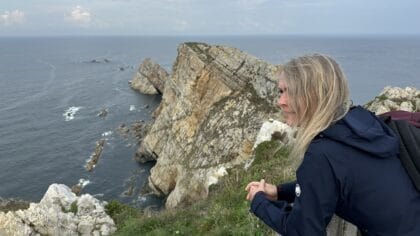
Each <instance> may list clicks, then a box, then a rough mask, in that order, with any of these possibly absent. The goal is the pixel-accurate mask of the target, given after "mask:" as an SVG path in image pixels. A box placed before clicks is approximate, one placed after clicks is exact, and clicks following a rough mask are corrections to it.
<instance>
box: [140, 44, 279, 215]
mask: <svg viewBox="0 0 420 236" xmlns="http://www.w3.org/2000/svg"><path fill="white" fill-rule="evenodd" d="M276 70H278V68H276V67H275V66H273V65H270V64H268V63H266V62H264V61H262V60H259V59H257V58H255V57H253V56H250V55H247V54H246V53H243V52H241V51H240V50H237V49H234V48H228V47H222V46H209V45H206V44H202V43H184V44H181V45H180V46H179V48H178V57H177V59H176V62H175V63H174V68H173V74H172V76H171V77H170V78H168V80H167V81H166V84H165V89H164V92H163V97H162V102H161V104H160V106H159V107H158V109H157V111H158V112H155V115H156V116H157V117H156V120H155V122H154V124H153V125H152V127H151V129H150V131H149V132H148V134H147V136H146V137H145V138H144V140H143V142H142V143H141V145H140V147H139V150H138V151H137V154H136V155H137V157H138V159H140V160H157V163H156V165H155V166H154V167H153V168H152V169H151V174H150V177H149V186H150V187H151V188H152V189H153V190H154V192H155V193H159V194H164V195H169V196H168V198H167V201H166V207H168V208H172V207H176V206H178V205H180V204H188V203H192V202H195V201H197V200H199V199H204V198H206V197H207V194H208V187H209V185H211V184H213V183H215V182H217V178H218V177H220V176H222V175H224V174H226V171H224V170H225V168H230V167H232V166H233V165H237V164H239V163H243V162H244V161H245V160H248V159H250V158H251V152H252V148H253V145H254V142H255V138H256V134H257V132H258V130H259V128H260V127H261V124H262V123H263V121H264V120H267V119H268V118H269V117H275V116H276V115H275V114H274V113H276V112H277V109H276V108H275V103H274V101H275V99H276V94H275V91H276V89H275V88H276V84H277V82H276V81H277V78H276Z"/></svg>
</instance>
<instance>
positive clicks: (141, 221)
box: [106, 141, 294, 235]
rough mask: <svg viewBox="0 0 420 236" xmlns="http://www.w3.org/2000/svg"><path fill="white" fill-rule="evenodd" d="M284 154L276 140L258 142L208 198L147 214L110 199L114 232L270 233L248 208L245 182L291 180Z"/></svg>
mask: <svg viewBox="0 0 420 236" xmlns="http://www.w3.org/2000/svg"><path fill="white" fill-rule="evenodd" d="M287 157H288V150H287V149H286V148H282V147H280V146H279V144H278V143H277V142H276V141H269V142H264V143H261V144H260V145H259V146H258V147H257V149H256V151H255V160H254V162H253V164H252V165H251V167H250V168H249V169H248V170H247V171H245V170H244V169H243V168H242V166H241V167H238V168H235V169H231V170H229V175H228V176H227V177H225V178H223V179H222V180H221V181H220V182H219V183H218V184H217V185H213V186H211V188H210V193H209V197H208V198H207V199H205V200H202V201H200V202H197V203H196V204H194V205H191V206H188V207H184V208H180V209H169V210H164V211H161V212H158V213H156V214H154V215H150V214H147V213H145V212H142V211H139V210H137V209H135V208H132V207H130V206H127V205H123V204H121V203H119V202H118V201H115V200H113V201H111V202H110V203H109V204H108V205H107V206H106V210H107V213H108V214H109V215H110V216H111V217H112V218H113V219H114V221H115V222H116V225H117V229H118V230H117V232H116V233H115V235H273V231H272V230H270V229H269V228H268V227H267V226H265V225H264V223H262V221H260V220H259V219H258V218H256V217H255V216H254V215H253V214H252V213H250V212H249V202H247V201H246V200H245V196H246V192H245V186H246V185H247V184H248V183H249V182H250V181H259V180H260V179H262V178H264V179H265V180H266V182H269V183H276V184H277V183H282V182H286V181H291V180H293V179H294V174H293V173H294V171H293V170H292V169H291V168H290V167H289V166H290V161H289V160H288V158H287Z"/></svg>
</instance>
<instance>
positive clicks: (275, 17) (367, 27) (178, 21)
mask: <svg viewBox="0 0 420 236" xmlns="http://www.w3.org/2000/svg"><path fill="white" fill-rule="evenodd" d="M419 12H420V0H399V1H395V0H0V36H25V35H28V36H45V35H294V34H305V35H420V26H419V25H420V14H419Z"/></svg>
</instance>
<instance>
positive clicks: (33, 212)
mask: <svg viewBox="0 0 420 236" xmlns="http://www.w3.org/2000/svg"><path fill="white" fill-rule="evenodd" d="M105 204H106V202H101V201H99V200H97V199H95V198H93V197H92V196H91V195H89V194H84V195H82V196H81V197H77V196H76V195H75V194H74V193H72V192H71V190H70V188H69V187H67V186H65V185H63V184H52V185H51V186H50V187H49V188H48V190H47V192H46V193H45V195H44V197H43V198H42V200H41V201H40V202H39V203H31V204H30V206H29V208H28V209H26V210H17V211H9V212H7V213H4V212H0V235H2V236H3V235H5V236H7V235H13V236H27V235H75V236H78V235H86V236H87V235H98V236H99V235H110V234H112V233H113V232H115V230H116V228H115V224H114V221H113V220H112V219H111V218H110V217H109V216H108V215H107V214H106V213H105V209H104V205H105Z"/></svg>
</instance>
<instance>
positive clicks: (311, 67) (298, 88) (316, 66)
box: [283, 54, 350, 164]
mask: <svg viewBox="0 0 420 236" xmlns="http://www.w3.org/2000/svg"><path fill="white" fill-rule="evenodd" d="M283 73H284V75H285V76H284V78H285V83H286V85H287V91H286V92H287V96H288V106H289V107H290V109H291V110H292V111H293V112H295V114H296V119H297V120H296V123H297V124H298V126H299V128H298V131H297V136H296V143H295V144H294V146H293V147H292V150H291V155H292V156H293V157H295V160H296V161H297V162H296V164H299V163H300V160H301V159H302V158H303V155H304V153H305V151H306V150H307V148H308V146H309V144H310V142H311V141H312V140H313V139H314V138H315V136H316V135H318V134H319V133H320V132H321V131H323V130H325V129H326V128H327V127H328V126H330V125H331V124H332V123H333V122H335V121H337V120H339V119H341V118H342V117H344V115H345V114H346V113H347V111H348V110H349V106H350V102H349V89H348V84H347V79H346V77H345V75H344V73H343V71H342V69H341V68H340V66H339V65H338V63H337V62H335V61H334V60H333V59H332V58H330V57H328V56H325V55H321V54H313V55H307V56H302V57H298V58H295V59H292V60H291V61H290V62H288V63H287V64H286V65H285V66H284V68H283Z"/></svg>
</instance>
